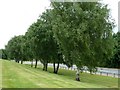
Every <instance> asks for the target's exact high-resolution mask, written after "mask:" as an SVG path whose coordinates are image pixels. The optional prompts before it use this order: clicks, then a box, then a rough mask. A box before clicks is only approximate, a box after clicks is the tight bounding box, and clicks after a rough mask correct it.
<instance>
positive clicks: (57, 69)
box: [55, 62, 59, 74]
mask: <svg viewBox="0 0 120 90" xmlns="http://www.w3.org/2000/svg"><path fill="white" fill-rule="evenodd" d="M58 69H59V62H58V65H57V68H56V71H55V73H56V74H57V73H58Z"/></svg>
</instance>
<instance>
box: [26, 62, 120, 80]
mask: <svg viewBox="0 0 120 90" xmlns="http://www.w3.org/2000/svg"><path fill="white" fill-rule="evenodd" d="M33 63H34V64H35V62H33ZM24 64H31V62H29V61H25V62H24ZM38 64H41V62H38ZM48 66H53V64H51V63H49V64H48ZM60 68H64V69H68V67H67V66H66V65H64V64H60ZM69 70H77V67H76V65H73V66H72V67H71V68H69ZM84 72H87V73H89V71H87V70H84ZM94 74H99V75H105V76H112V77H117V78H118V77H119V78H120V69H112V68H101V67H97V72H96V73H94Z"/></svg>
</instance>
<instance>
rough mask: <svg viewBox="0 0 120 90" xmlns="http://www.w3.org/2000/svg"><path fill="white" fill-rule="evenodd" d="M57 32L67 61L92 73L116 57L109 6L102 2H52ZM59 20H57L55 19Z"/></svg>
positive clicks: (54, 27)
mask: <svg viewBox="0 0 120 90" xmlns="http://www.w3.org/2000/svg"><path fill="white" fill-rule="evenodd" d="M52 8H53V9H52V10H53V14H52V16H53V20H52V25H53V31H54V35H55V38H56V39H57V42H58V43H60V48H61V49H62V53H63V55H64V57H65V62H66V64H67V65H68V63H70V64H71V65H70V66H72V64H76V66H77V67H78V69H80V68H81V67H82V66H87V67H88V68H89V70H90V72H92V71H93V69H94V68H95V67H96V66H98V64H99V62H103V61H104V60H105V58H106V59H107V58H110V56H111V55H112V54H113V52H112V51H113V46H114V44H113V42H112V41H113V38H112V29H113V27H114V23H113V21H112V20H111V18H110V15H109V9H107V5H102V4H101V3H98V2H93V3H87V2H79V3H74V2H73V3H67V2H62V3H58V2H52ZM54 17H56V19H54Z"/></svg>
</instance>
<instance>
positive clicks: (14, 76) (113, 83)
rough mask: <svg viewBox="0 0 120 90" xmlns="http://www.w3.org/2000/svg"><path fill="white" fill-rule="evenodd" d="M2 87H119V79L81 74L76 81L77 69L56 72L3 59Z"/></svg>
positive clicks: (51, 69)
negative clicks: (79, 79) (79, 78)
mask: <svg viewBox="0 0 120 90" xmlns="http://www.w3.org/2000/svg"><path fill="white" fill-rule="evenodd" d="M2 65H3V66H2V67H3V68H2V88H118V79H117V78H113V77H107V76H99V75H90V74H87V73H82V74H80V76H81V81H80V82H78V81H75V71H71V70H64V69H60V70H59V73H58V74H54V73H52V72H53V68H51V67H49V68H48V72H45V71H42V67H41V66H40V65H39V66H38V68H37V69H35V68H31V67H30V65H24V64H23V65H21V64H18V63H15V62H12V61H6V60H4V61H2Z"/></svg>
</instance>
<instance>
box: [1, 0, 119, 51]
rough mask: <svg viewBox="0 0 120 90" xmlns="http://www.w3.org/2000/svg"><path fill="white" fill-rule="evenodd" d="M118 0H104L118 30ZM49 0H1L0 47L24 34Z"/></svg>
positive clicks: (47, 4) (46, 6) (47, 5)
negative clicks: (16, 36)
mask: <svg viewBox="0 0 120 90" xmlns="http://www.w3.org/2000/svg"><path fill="white" fill-rule="evenodd" d="M118 1H119V0H114V1H113V0H111V1H110V0H103V1H102V2H103V3H105V4H108V8H110V9H111V15H112V17H113V18H114V19H115V22H116V28H115V29H114V32H117V31H118V26H117V25H118ZM49 6H50V1H49V0H0V49H1V48H4V46H5V45H6V44H7V42H8V41H9V40H10V39H11V38H12V37H14V36H15V35H24V34H25V32H26V31H27V29H28V28H29V26H30V25H31V24H32V23H33V22H35V21H36V20H37V19H38V17H39V15H41V14H42V12H43V11H45V9H46V8H49Z"/></svg>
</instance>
